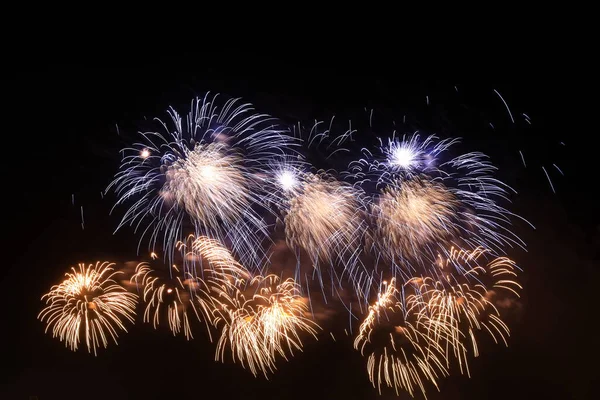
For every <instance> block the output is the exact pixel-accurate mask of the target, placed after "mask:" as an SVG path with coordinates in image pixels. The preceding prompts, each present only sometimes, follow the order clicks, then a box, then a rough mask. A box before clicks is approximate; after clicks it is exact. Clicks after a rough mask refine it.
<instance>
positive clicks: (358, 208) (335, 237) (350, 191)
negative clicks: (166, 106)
mask: <svg viewBox="0 0 600 400" xmlns="http://www.w3.org/2000/svg"><path fill="white" fill-rule="evenodd" d="M366 215H367V210H366V206H365V201H364V196H363V194H362V192H361V191H360V189H356V188H354V187H353V186H351V185H348V184H346V183H343V182H340V181H338V180H335V179H333V178H332V177H330V176H329V175H327V174H305V175H304V176H303V177H302V181H301V186H300V189H299V190H298V191H296V192H294V193H292V194H291V196H290V197H289V198H288V202H287V208H286V209H285V211H284V219H283V221H284V225H285V236H286V242H287V244H288V246H289V247H290V248H291V249H292V250H294V251H295V252H296V254H297V255H298V256H300V254H299V251H300V250H302V251H303V252H305V253H306V254H307V255H308V256H309V257H310V258H311V261H312V264H313V266H314V268H315V269H316V271H317V273H318V274H317V275H318V279H319V280H320V281H321V288H323V284H322V276H321V275H322V272H323V270H322V268H321V264H323V265H328V266H330V267H331V268H330V271H329V272H330V273H331V274H332V277H333V276H337V280H339V279H340V276H341V275H344V274H346V275H347V276H348V278H349V279H350V281H352V282H353V284H354V286H355V287H356V288H357V290H358V291H359V292H360V290H359V289H358V288H360V285H359V284H358V283H357V282H359V281H360V280H361V277H362V275H361V274H362V271H363V269H362V268H361V267H360V266H361V260H360V255H361V253H362V250H363V245H364V244H363V240H364V238H365V235H366V232H367V223H366V221H365V216H366ZM336 265H338V266H340V270H339V271H337V272H336V270H335V268H334V266H336ZM298 274H299V271H297V278H299V276H298ZM332 279H333V278H332Z"/></svg>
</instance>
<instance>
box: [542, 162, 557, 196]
mask: <svg viewBox="0 0 600 400" xmlns="http://www.w3.org/2000/svg"><path fill="white" fill-rule="evenodd" d="M542 169H543V170H544V174H546V178H547V179H548V183H550V188H551V189H552V193H556V191H555V190H554V185H552V180H550V175H548V172H547V171H546V168H544V166H543V165H542Z"/></svg>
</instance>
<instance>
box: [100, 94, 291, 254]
mask: <svg viewBox="0 0 600 400" xmlns="http://www.w3.org/2000/svg"><path fill="white" fill-rule="evenodd" d="M217 104H218V96H213V97H208V95H207V96H206V97H204V98H198V99H195V100H194V101H193V102H192V107H191V111H190V112H189V114H188V115H187V118H186V120H185V121H184V120H183V119H182V117H181V116H180V115H179V114H178V113H177V112H176V111H175V110H174V109H170V111H169V114H170V117H171V122H170V123H167V122H163V121H160V120H157V121H158V122H159V124H160V126H161V128H162V132H144V133H141V136H142V139H143V142H142V143H138V144H135V145H134V146H133V147H130V148H126V149H124V150H123V152H124V157H123V161H122V164H121V169H120V172H119V173H118V174H117V175H116V177H115V179H114V181H113V182H112V183H111V185H109V189H111V188H112V189H114V190H115V192H116V193H117V195H118V200H117V203H116V205H115V206H118V205H122V204H125V203H128V204H129V208H128V210H127V211H126V213H125V215H124V216H123V218H122V221H121V223H120V224H119V226H118V228H117V229H119V228H121V227H122V226H124V225H135V226H136V229H138V228H141V229H143V235H142V237H143V236H144V235H145V234H146V233H147V232H149V233H150V247H151V248H152V249H153V248H154V247H155V246H156V243H157V241H159V240H160V239H161V238H162V243H161V244H162V245H163V247H164V249H165V251H167V253H168V255H169V257H170V259H171V260H172V259H173V253H174V245H175V243H177V242H179V241H181V240H183V230H184V229H187V228H190V229H193V231H194V232H196V234H198V235H208V236H210V237H215V238H217V239H218V240H220V241H221V242H224V243H230V244H231V248H232V250H233V251H234V252H235V253H236V254H237V255H238V256H239V257H240V258H241V259H242V260H244V262H245V263H246V265H251V264H252V265H253V264H254V263H255V262H257V260H260V259H261V254H259V253H257V252H258V251H259V249H260V248H261V244H262V241H263V240H264V239H265V238H267V237H268V231H267V227H266V225H265V222H264V221H263V219H262V218H261V216H260V215H259V213H258V211H257V210H256V207H257V206H258V205H262V204H263V201H262V199H261V197H260V196H258V195H257V192H258V191H257V188H258V187H259V184H260V183H261V182H262V180H261V177H262V176H265V175H269V174H270V173H271V171H270V170H269V166H270V165H271V164H270V162H269V161H270V160H272V159H273V158H274V157H276V156H278V155H283V154H286V152H289V151H290V148H293V146H294V143H295V142H294V139H293V138H292V137H291V136H288V135H287V131H286V130H285V129H283V128H278V127H277V124H276V121H275V120H274V119H272V118H270V117H268V116H266V115H263V114H256V113H255V112H254V111H253V109H252V108H251V106H250V105H249V104H241V103H239V101H238V99H233V100H228V101H226V102H224V104H223V106H222V107H221V108H218V106H217Z"/></svg>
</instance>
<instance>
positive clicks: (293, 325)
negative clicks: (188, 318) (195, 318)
mask: <svg viewBox="0 0 600 400" xmlns="http://www.w3.org/2000/svg"><path fill="white" fill-rule="evenodd" d="M245 292H246V293H250V295H245V294H244V293H243V292H241V291H239V292H237V293H236V294H235V296H231V297H228V301H227V302H221V304H220V306H219V307H218V308H217V309H216V313H217V315H218V317H217V318H216V320H215V323H216V325H217V326H222V328H221V336H220V338H219V341H218V343H217V355H216V357H217V359H220V360H221V361H224V360H225V358H226V357H225V350H226V349H230V351H231V355H232V357H233V360H234V361H236V360H237V361H239V362H240V363H241V365H242V366H244V367H248V368H249V369H250V371H251V372H252V374H254V375H255V376H256V375H257V374H258V373H262V374H263V375H264V376H265V377H268V373H269V372H274V370H275V362H276V356H277V355H280V356H281V357H282V358H284V359H285V360H288V354H289V355H293V353H294V351H301V349H302V346H303V345H302V340H301V337H300V334H301V333H302V332H305V333H308V334H310V335H312V336H314V337H315V338H316V334H317V329H318V325H317V324H316V323H314V322H313V321H311V320H310V319H309V318H307V317H306V314H307V313H308V306H307V302H306V300H305V299H304V298H302V296H301V295H300V291H299V287H298V285H297V284H296V283H295V282H294V280H292V279H289V278H288V279H286V280H284V281H283V282H282V281H281V279H280V278H279V277H278V276H276V275H267V276H264V277H263V276H257V277H254V278H253V279H252V280H251V281H250V282H249V286H248V287H247V288H246V290H245ZM252 293H253V294H252Z"/></svg>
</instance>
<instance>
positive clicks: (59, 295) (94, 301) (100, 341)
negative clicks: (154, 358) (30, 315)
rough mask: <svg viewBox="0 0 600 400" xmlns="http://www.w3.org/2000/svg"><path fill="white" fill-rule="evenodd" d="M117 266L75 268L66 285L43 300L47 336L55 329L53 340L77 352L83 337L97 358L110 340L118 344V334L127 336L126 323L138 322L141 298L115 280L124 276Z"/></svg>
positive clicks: (53, 290)
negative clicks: (121, 333) (54, 338)
mask: <svg viewBox="0 0 600 400" xmlns="http://www.w3.org/2000/svg"><path fill="white" fill-rule="evenodd" d="M114 265H115V264H114V263H108V262H103V263H100V262H97V263H96V265H93V264H90V265H89V266H87V267H86V266H85V264H79V270H76V269H75V268H72V271H73V273H67V274H66V277H67V278H66V279H65V280H64V281H63V282H62V283H60V284H59V285H55V286H53V287H52V288H51V290H50V292H49V293H47V294H45V295H44V296H43V297H42V300H43V299H44V298H46V304H47V307H45V308H44V309H43V310H42V312H40V314H39V315H38V318H39V319H40V320H41V321H42V322H45V323H46V324H47V327H46V332H47V331H48V329H50V328H52V335H53V337H58V338H59V339H60V341H64V342H65V346H68V347H70V348H71V350H73V351H76V350H77V349H78V347H79V343H80V340H81V336H82V335H83V337H84V338H85V343H86V346H87V349H88V352H90V353H91V352H92V351H93V352H94V355H97V352H96V349H97V348H98V347H99V346H100V345H103V346H104V347H105V348H106V347H107V346H108V339H109V337H110V338H112V339H113V341H114V342H115V343H117V337H118V334H117V330H118V329H121V330H123V331H125V332H127V329H126V328H125V325H124V320H128V321H130V322H132V323H133V322H134V316H135V307H136V304H137V296H136V295H135V294H133V293H129V292H127V290H125V289H124V288H123V287H122V286H120V285H119V284H117V282H116V281H115V280H114V279H113V278H114V277H115V276H116V275H117V274H120V272H118V271H114V268H113V266H114Z"/></svg>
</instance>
